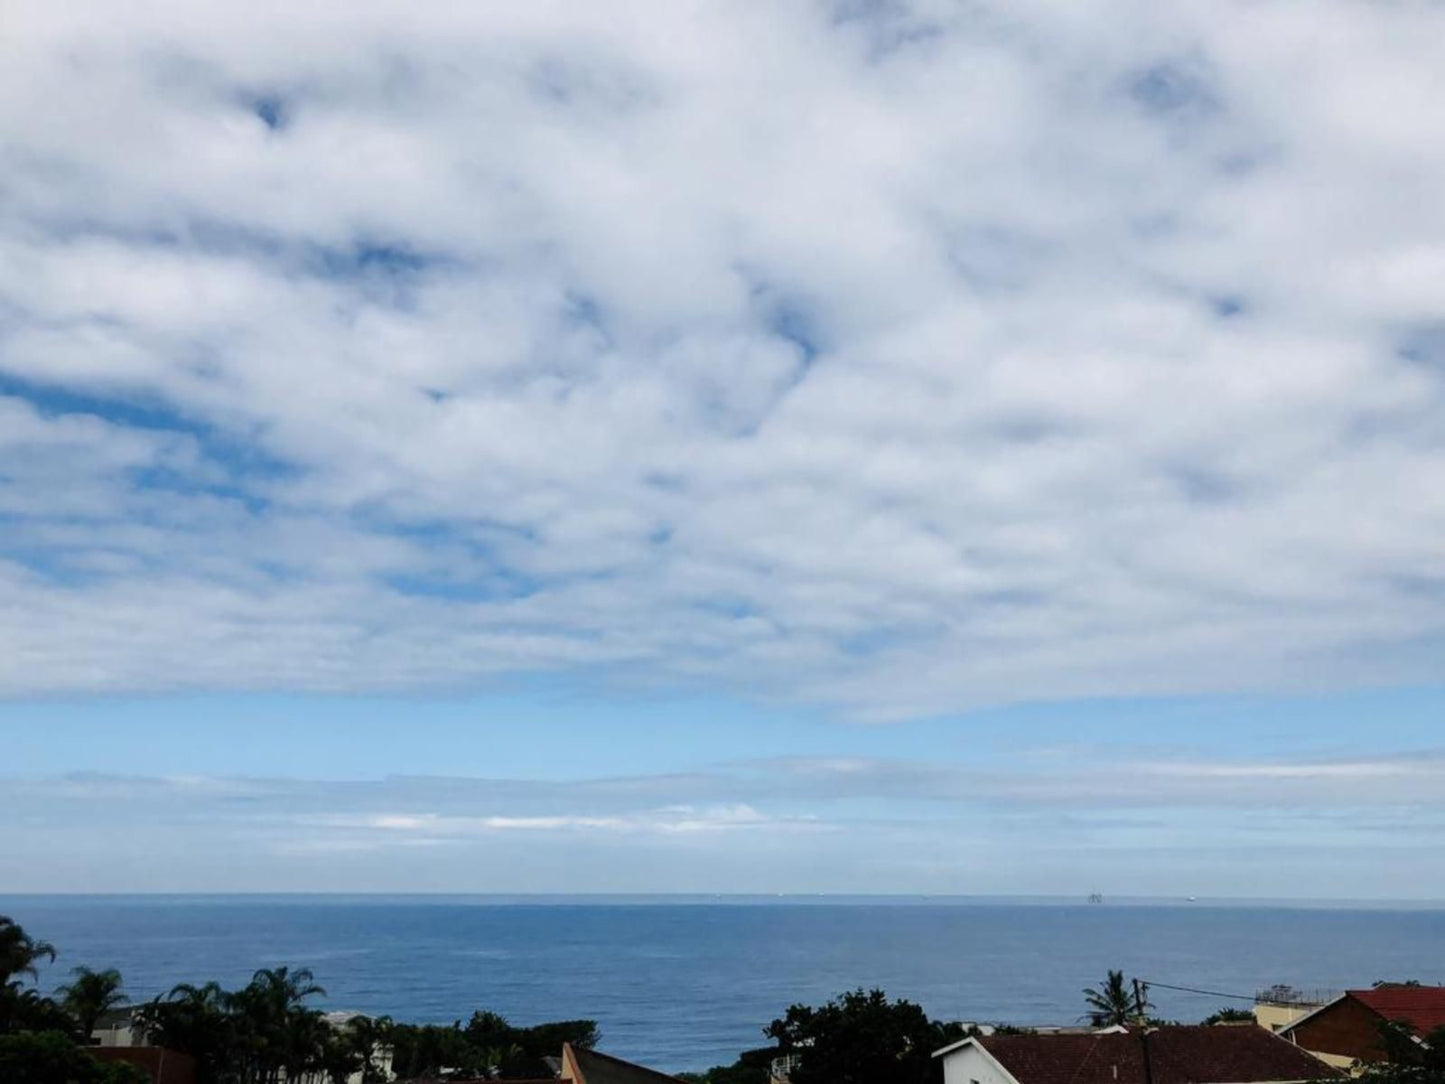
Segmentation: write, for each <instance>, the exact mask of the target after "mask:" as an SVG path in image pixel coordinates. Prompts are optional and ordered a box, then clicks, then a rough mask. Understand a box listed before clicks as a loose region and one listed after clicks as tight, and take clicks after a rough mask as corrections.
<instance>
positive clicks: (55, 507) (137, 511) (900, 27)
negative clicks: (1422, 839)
mask: <svg viewBox="0 0 1445 1084" xmlns="http://www.w3.org/2000/svg"><path fill="white" fill-rule="evenodd" d="M1236 14H1238V15H1239V16H1240V17H1238V18H1231V17H1229V14H1228V11H1227V10H1226V11H1221V9H1220V8H1219V7H1218V5H1214V4H1209V5H1205V4H1185V5H1174V6H1171V7H1169V8H1168V9H1167V10H1164V9H1160V8H1159V7H1158V5H1151V4H1146V3H1142V2H1126V0H1093V2H1091V3H1088V4H1083V5H1080V6H1078V7H1077V8H1076V9H1074V10H1072V11H1070V12H1068V13H1061V12H1059V11H1058V10H1057V8H1056V7H1053V6H1049V5H1038V4H1032V3H1024V4H1018V3H1011V4H1005V5H990V4H977V5H968V6H963V7H955V6H951V5H941V4H934V3H929V2H924V0H921V2H919V3H916V4H899V5H892V4H890V5H851V4H850V5H829V4H826V3H821V2H803V0H798V2H796V3H787V4H782V5H772V6H770V7H769V8H768V9H767V10H766V11H764V10H762V9H759V10H757V11H755V12H751V13H747V12H741V13H740V12H739V11H738V10H737V8H736V7H734V6H728V5H719V4H711V3H702V2H699V3H688V4H669V5H652V4H640V3H638V4H624V5H621V6H620V7H619V6H609V8H608V10H607V12H606V13H605V14H604V13H603V12H602V11H601V10H600V9H599V10H596V11H594V10H590V9H586V8H578V7H577V6H576V5H551V4H536V3H527V4H493V5H488V6H486V8H485V9H475V10H461V9H457V10H448V11H439V10H424V11H423V10H418V11H410V10H408V11H401V10H400V9H398V8H396V7H395V6H394V5H387V4H377V3H361V4H356V3H350V4H346V5H332V4H315V5H308V6H307V8H306V10H305V11H295V10H291V9H287V10H285V11H284V12H283V11H282V10H281V9H279V8H268V7H267V6H266V5H262V6H261V7H259V8H258V7H257V5H255V4H247V5H244V6H243V5H240V4H226V3H221V4H213V5H204V6H202V7H200V8H197V7H195V6H194V5H190V4H173V3H167V2H162V0H153V2H149V3H142V4H136V5H131V6H130V7H128V8H127V12H126V15H125V17H124V18H121V19H115V20H110V21H108V22H107V23H106V25H105V26H104V27H97V25H96V24H95V23H94V20H91V19H88V18H85V17H84V16H83V15H82V14H81V13H80V12H79V11H78V10H72V9H69V8H66V7H64V6H56V5H49V4H39V3H22V4H19V5H18V6H13V10H12V12H11V13H10V17H9V26H8V30H9V33H8V34H7V43H8V44H7V45H6V46H4V47H3V48H4V49H5V59H6V63H5V64H4V65H3V68H4V75H3V76H0V145H3V146H4V148H5V150H4V151H3V156H0V196H3V199H0V207H3V208H4V210H3V211H0V524H3V528H0V529H3V534H0V602H3V605H0V642H3V643H4V644H6V645H7V647H6V650H5V651H4V652H0V691H3V692H5V693H8V694H9V695H12V696H33V695H41V694H49V693H57V692H60V693H97V692H114V691H158V690H169V689H207V690H228V689H256V688H266V689H315V690H382V689H387V690H390V689H418V688H427V689H437V688H471V687H475V686H476V685H478V684H480V683H486V682H490V681H494V680H498V679H500V678H502V677H505V676H508V675H517V674H525V673H544V674H555V673H560V672H566V673H569V674H573V675H581V676H582V677H583V678H584V679H585V680H589V681H596V682H599V683H607V682H614V683H616V682H620V683H624V684H626V683H638V682H640V683H646V684H650V685H662V686H670V687H692V688H703V689H711V690H725V691H727V692H730V693H744V694H746V695H749V696H755V697H763V698H778V699H784V700H793V701H803V702H811V703H821V704H827V705H833V706H836V707H838V708H840V709H842V710H844V711H846V712H850V713H854V714H858V715H865V716H875V717H897V716H905V715H913V714H926V713H936V712H949V711H955V710H959V709H962V708H967V707H970V706H976V705H979V704H985V703H997V702H1004V701H1011V700H1018V699H1033V698H1052V697H1075V696H1095V695H1129V694H1171V693H1179V692H1195V691H1201V690H1241V689H1260V688H1271V689H1281V688H1287V689H1299V688H1320V687H1325V686H1334V685H1351V684H1362V683H1363V684H1378V683H1389V682H1396V681H1402V680H1409V679H1414V678H1420V677H1422V676H1427V675H1431V674H1434V673H1435V669H1434V668H1435V667H1436V666H1437V663H1438V647H1439V644H1440V642H1441V634H1442V630H1445V591H1442V589H1441V587H1442V585H1445V556H1442V550H1441V547H1440V545H1439V539H1440V537H1441V536H1442V533H1445V490H1442V489H1441V487H1440V485H1439V484H1438V480H1439V479H1441V478H1445V442H1442V435H1441V426H1440V421H1441V418H1442V417H1445V379H1442V372H1441V369H1440V366H1439V365H1438V364H1436V363H1435V361H1436V360H1437V359H1436V355H1437V354H1438V353H1439V351H1438V349H1436V344H1437V341H1438V339H1439V334H1438V331H1439V327H1440V324H1441V311H1440V301H1439V289H1438V284H1439V281H1440V277H1441V276H1440V272H1441V270H1442V267H1445V262H1442V261H1445V255H1442V254H1445V218H1442V216H1441V212H1440V210H1439V200H1438V199H1437V198H1436V194H1437V193H1438V192H1439V191H1440V189H1441V186H1442V183H1445V154H1442V153H1441V152H1440V151H1439V149H1438V147H1439V140H1438V139H1437V138H1435V134H1436V133H1435V132H1434V128H1433V123H1432V119H1433V112H1432V110H1431V109H1429V108H1428V107H1427V106H1426V105H1425V104H1424V103H1428V102H1431V101H1433V98H1434V87H1435V82H1436V76H1435V71H1436V68H1437V67H1438V64H1437V57H1436V56H1435V54H1434V51H1433V50H1432V49H1431V48H1430V47H1429V44H1428V43H1430V42H1432V41H1434V40H1436V38H1437V36H1438V31H1439V29H1440V20H1441V14H1440V12H1439V11H1438V10H1437V9H1434V8H1431V7H1428V6H1410V5H1396V6H1393V7H1388V8H1384V7H1379V6H1369V5H1359V4H1352V3H1344V2H1335V3H1325V4H1315V5H1311V6H1310V7H1309V9H1308V10H1305V9H1303V8H1300V7H1299V6H1297V5H1288V4H1282V3H1280V4H1266V5H1251V6H1250V7H1249V9H1248V14H1247V17H1245V14H1244V11H1243V9H1241V10H1240V11H1239V12H1237V13H1236ZM283 24H284V33H278V32H277V31H278V28H279V27H280V26H282V25H283ZM1306 43H1307V44H1306Z"/></svg>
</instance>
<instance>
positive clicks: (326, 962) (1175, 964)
mask: <svg viewBox="0 0 1445 1084" xmlns="http://www.w3.org/2000/svg"><path fill="white" fill-rule="evenodd" d="M0 914H7V915H10V916H11V917H13V918H15V919H16V920H17V921H19V922H20V923H21V924H22V925H24V926H25V927H26V929H27V930H28V931H30V932H31V933H32V934H34V935H35V936H37V937H41V938H44V939H45V940H47V941H50V942H52V943H53V944H54V945H55V946H56V948H57V950H58V951H59V957H58V959H57V961H56V963H55V965H54V966H53V967H50V968H49V969H47V970H46V971H45V972H44V975H43V983H42V984H43V985H46V986H54V985H56V984H58V983H60V982H63V981H64V980H65V976H66V973H67V972H68V970H69V969H70V968H71V967H74V966H76V965H77V964H85V965H88V966H91V967H95V968H102V967H116V968H119V969H120V971H121V973H122V974H123V975H124V976H125V980H126V988H127V990H128V991H129V992H130V995H131V997H132V999H133V1000H140V999H144V998H148V997H150V996H152V995H154V994H157V993H161V992H163V991H165V990H167V989H169V988H170V987H171V986H172V985H173V984H175V983H178V982H183V981H186V982H201V981H205V980H209V979H216V980H217V981H219V982H221V983H222V984H223V985H226V986H233V985H241V984H243V983H244V982H245V981H246V980H247V979H248V978H249V976H250V974H251V972H252V971H254V970H255V969H256V968H260V967H274V966H278V965H282V964H287V965H291V966H293V967H299V966H304V967H310V968H311V969H312V970H313V971H314V972H315V973H316V977H317V980H318V981H319V982H320V983H321V984H322V985H323V986H324V987H326V990H327V997H326V998H325V999H324V1002H318V1005H319V1006H320V1007H326V1008H344V1009H357V1010H360V1011H363V1012H367V1013H373V1014H381V1013H386V1014H389V1015H390V1016H392V1017H393V1018H395V1019H397V1020H406V1021H419V1022H439V1023H447V1022H450V1021H452V1020H456V1019H461V1020H463V1021H465V1019H466V1018H467V1017H468V1016H470V1015H471V1013H472V1011H473V1010H474V1009H491V1010H493V1011H496V1012H500V1013H502V1014H503V1015H504V1016H506V1017H507V1018H508V1019H509V1020H511V1021H513V1022H514V1023H517V1024H532V1023H539V1022H542V1021H546V1020H561V1019H572V1018H578V1017H586V1018H591V1019H595V1020H597V1021H598V1022H599V1024H600V1026H601V1031H602V1036H603V1038H602V1043H601V1049H603V1050H606V1051H608V1052H610V1053H614V1054H616V1055H618V1056H620V1057H624V1058H628V1059H630V1060H634V1061H638V1062H641V1063H642V1064H645V1065H650V1066H653V1067H655V1068H659V1069H663V1070H668V1071H674V1072H676V1071H682V1070H689V1069H702V1068H706V1067H707V1066H709V1065H714V1064H724V1063H728V1062H731V1061H732V1060H733V1059H734V1058H735V1057H736V1056H737V1054H738V1053H739V1052H740V1051H742V1050H744V1049H747V1048H750V1047H756V1046H760V1045H763V1040H762V1028H763V1027H765V1026H766V1025H767V1023H768V1022H769V1021H770V1020H772V1019H773V1018H774V1017H777V1016H780V1015H782V1013H783V1011H784V1010H785V1009H786V1008H787V1006H788V1005H789V1004H791V1003H793V1002H805V1003H810V1004H817V1003H820V1002H822V1001H824V1000H826V999H827V998H829V997H831V996H833V995H835V994H838V993H840V992H842V991H844V990H848V989H851V988H853V987H857V986H865V987H874V986H877V987H881V988H882V989H884V990H886V991H887V992H888V994H889V995H890V996H893V997H906V998H909V999H911V1000H913V1001H917V1002H919V1003H920V1004H922V1005H923V1007H924V1008H925V1009H926V1010H927V1011H928V1013H929V1014H930V1015H932V1016H934V1017H938V1018H943V1019H958V1020H973V1021H1008V1022H1011V1023H1017V1024H1051V1023H1052V1024H1063V1023H1074V1022H1077V1021H1078V1020H1079V1018H1080V1014H1081V1012H1082V1010H1083V1001H1082V998H1081V995H1080V991H1081V989H1082V988H1083V987H1085V986H1088V985H1092V984H1094V983H1096V982H1098V981H1100V980H1102V979H1103V977H1104V973H1105V971H1106V970H1108V969H1109V968H1122V969H1123V970H1124V971H1125V972H1126V973H1127V974H1128V975H1130V976H1140V977H1143V978H1146V979H1149V980H1152V981H1153V982H1154V983H1156V984H1159V983H1166V984H1169V985H1173V986H1183V987H1192V988H1195V989H1198V990H1204V991H1212V992H1213V993H1210V994H1200V993H1188V992H1184V991H1177V990H1167V989H1164V988H1162V987H1161V986H1158V985H1155V986H1154V987H1153V988H1152V989H1151V996H1152V999H1153V1001H1154V1002H1155V1004H1156V1008H1157V1012H1158V1013H1159V1014H1160V1015H1162V1016H1165V1017H1170V1018H1175V1019H1180V1020H1184V1021H1194V1020H1198V1019H1200V1018H1201V1017H1203V1016H1205V1015H1207V1014H1208V1013H1209V1012H1211V1011H1213V1010H1214V1009H1217V1008H1220V1007H1222V1006H1224V1005H1231V1004H1232V1005H1236V1006H1245V1005H1246V1002H1245V1001H1242V1000H1241V1001H1231V1000H1229V999H1227V998H1225V997H1223V996H1220V995H1223V994H1234V995H1239V996H1241V997H1249V996H1251V995H1253V994H1254V992H1255V991H1256V990H1258V989H1260V988H1262V987H1266V986H1269V985H1272V984H1275V983H1287V984H1289V985H1292V986H1295V987H1297V988H1301V989H1311V990H1313V989H1343V988H1345V987H1351V986H1368V985H1369V984H1370V983H1372V982H1374V981H1375V980H1377V979H1405V978H1418V979H1421V980H1423V981H1426V982H1432V981H1445V905H1424V904H1419V905H1399V906H1382V905H1371V906H1363V905H1344V904H1341V905H1332V906H1323V905H1318V906H1301V905H1299V904H1282V903H1274V904H1261V903H1254V904H1240V903H1230V904H1224V903H1218V902H1209V901H1200V902H1193V903H1184V902H1174V903H1165V902H1157V901H1155V902H1149V901H1131V902H1127V903H1121V902H1114V901H1106V902H1105V903H1103V904H1087V903H1083V902H1073V901H1067V902H1060V901H1037V900H1034V901H1029V900H997V899H957V900H945V901H940V900H935V899H924V900H914V899H901V898H900V899H894V898H886V899H879V898H864V899H832V898H811V897H806V898H804V897H800V898H788V899H783V900H777V899H772V898H768V899H742V898H737V899H734V898H724V899H722V900H718V899H715V898H711V897H709V898H697V899H684V898H676V897H665V898H655V899H645V898H592V899H585V900H578V899H569V898H556V899H536V898H523V899H515V898H514V899H503V898H493V897H332V896H282V897H234V896H233V897H223V896H195V897H157V896H129V897H120V896H20V897H3V896H0Z"/></svg>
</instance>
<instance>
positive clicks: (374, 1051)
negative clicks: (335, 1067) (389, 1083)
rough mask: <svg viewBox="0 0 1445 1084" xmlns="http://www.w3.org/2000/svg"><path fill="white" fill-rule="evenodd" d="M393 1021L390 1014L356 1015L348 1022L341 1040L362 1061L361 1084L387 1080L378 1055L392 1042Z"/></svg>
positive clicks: (380, 1083) (378, 1083) (374, 1083)
mask: <svg viewBox="0 0 1445 1084" xmlns="http://www.w3.org/2000/svg"><path fill="white" fill-rule="evenodd" d="M392 1026H393V1025H392V1022H391V1017H389V1016H354V1017H352V1018H351V1019H350V1020H348V1021H347V1023H346V1028H345V1029H344V1031H343V1032H342V1035H341V1040H340V1041H341V1042H342V1044H343V1045H344V1046H346V1047H348V1048H349V1049H350V1050H351V1051H352V1053H353V1054H354V1055H355V1056H356V1057H357V1059H358V1060H359V1061H360V1065H359V1068H360V1070H361V1084H382V1082H384V1081H385V1080H386V1076H385V1074H384V1073H383V1072H382V1071H381V1067H380V1066H379V1065H377V1064H376V1061H377V1055H378V1054H379V1053H380V1052H381V1050H382V1049H383V1048H384V1047H386V1046H389V1045H390V1043H391V1032H392Z"/></svg>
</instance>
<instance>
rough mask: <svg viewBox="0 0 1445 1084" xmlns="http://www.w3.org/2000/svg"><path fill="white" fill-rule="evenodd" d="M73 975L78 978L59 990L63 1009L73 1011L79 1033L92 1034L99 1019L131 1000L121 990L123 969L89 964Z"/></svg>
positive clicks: (77, 969) (72, 1016)
mask: <svg viewBox="0 0 1445 1084" xmlns="http://www.w3.org/2000/svg"><path fill="white" fill-rule="evenodd" d="M71 974H72V975H73V976H75V977H74V978H73V979H72V980H71V982H70V983H69V984H68V985H66V986H62V987H61V988H60V989H59V990H57V991H56V993H58V994H60V996H61V1002H60V1005H61V1008H63V1009H64V1010H65V1011H66V1012H67V1013H69V1014H70V1016H71V1019H73V1020H74V1021H75V1023H76V1025H77V1026H78V1027H79V1030H80V1034H81V1035H89V1034H90V1033H91V1032H92V1031H94V1030H95V1024H96V1021H98V1020H99V1019H100V1018H101V1017H102V1016H103V1015H105V1014H106V1013H108V1012H110V1010H111V1009H118V1008H120V1007H121V1006H122V1005H124V1004H125V1003H126V1001H128V1000H129V999H128V998H127V997H126V996H125V993H124V992H123V991H122V990H121V978H120V972H119V971H117V970H115V968H110V969H109V970H106V971H92V970H91V969H90V968H88V967H77V968H76V969H75V970H73V971H72V972H71Z"/></svg>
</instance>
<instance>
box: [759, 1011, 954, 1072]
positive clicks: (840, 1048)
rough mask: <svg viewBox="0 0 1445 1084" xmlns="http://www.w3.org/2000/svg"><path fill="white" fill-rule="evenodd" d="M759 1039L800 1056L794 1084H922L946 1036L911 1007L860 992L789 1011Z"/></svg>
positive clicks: (773, 1023)
mask: <svg viewBox="0 0 1445 1084" xmlns="http://www.w3.org/2000/svg"><path fill="white" fill-rule="evenodd" d="M763 1034H764V1035H766V1036H767V1037H768V1038H770V1039H773V1040H775V1041H776V1042H777V1044H778V1047H779V1050H780V1051H781V1052H782V1053H783V1054H798V1055H800V1061H799V1064H798V1065H797V1066H796V1067H795V1068H794V1069H793V1071H792V1073H791V1080H792V1082H793V1084H920V1082H922V1081H925V1080H927V1079H928V1077H929V1072H930V1069H931V1063H932V1057H931V1056H932V1053H933V1051H934V1050H935V1049H937V1047H938V1046H940V1045H943V1044H942V1042H941V1039H943V1038H945V1037H946V1036H945V1035H944V1028H943V1026H942V1025H938V1024H935V1023H934V1022H933V1021H931V1020H929V1019H928V1017H927V1015H925V1014H924V1012H923V1010H922V1009H921V1008H920V1007H919V1006H917V1005H915V1004H914V1003H913V1002H911V1001H904V1000H899V1001H889V1000H888V998H887V995H885V994H884V993H883V991H882V990H863V989H858V990H853V991H851V992H849V993H846V994H843V995H842V996H841V997H839V998H836V999H834V1000H832V1001H829V1002H828V1003H827V1004H826V1005H824V1006H823V1007H822V1008H818V1009H814V1008H811V1007H810V1006H807V1005H793V1006H790V1007H789V1009H788V1011H787V1013H786V1014H785V1015H784V1016H783V1017H782V1018H781V1019H778V1020H774V1021H773V1022H772V1023H771V1024H769V1025H768V1027H767V1028H765V1029H764V1030H763Z"/></svg>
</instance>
